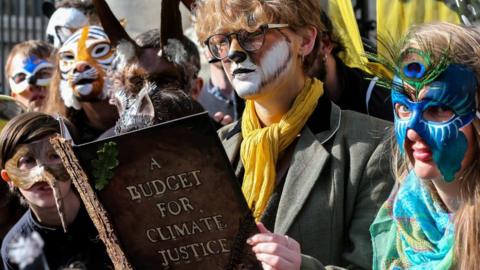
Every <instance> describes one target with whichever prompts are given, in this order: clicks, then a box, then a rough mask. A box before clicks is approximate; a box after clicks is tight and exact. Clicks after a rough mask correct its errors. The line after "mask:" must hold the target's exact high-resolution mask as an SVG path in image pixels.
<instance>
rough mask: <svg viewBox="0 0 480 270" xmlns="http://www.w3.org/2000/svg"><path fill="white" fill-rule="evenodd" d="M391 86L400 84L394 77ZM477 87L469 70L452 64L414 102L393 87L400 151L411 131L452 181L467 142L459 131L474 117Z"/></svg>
mask: <svg viewBox="0 0 480 270" xmlns="http://www.w3.org/2000/svg"><path fill="white" fill-rule="evenodd" d="M394 84H396V85H403V82H402V81H401V79H400V78H399V77H397V76H395V77H394ZM477 85H478V84H477V80H476V77H475V74H474V73H473V72H472V71H471V70H470V69H468V68H466V67H464V66H461V65H454V64H452V65H450V66H448V68H447V69H446V70H445V71H443V72H442V73H441V74H440V75H439V76H438V77H437V78H436V79H435V80H434V81H433V82H431V83H430V84H428V85H426V86H425V89H426V90H427V92H426V94H425V95H424V96H423V97H421V98H419V99H418V100H416V101H412V100H410V98H409V96H407V95H406V94H405V93H404V92H403V91H402V92H400V91H399V89H398V88H396V87H394V89H393V91H392V104H393V105H394V108H395V134H396V137H397V140H398V144H399V145H400V148H401V151H402V152H403V153H404V152H405V138H406V135H407V130H408V129H413V130H414V131H415V132H417V133H418V134H419V135H420V137H422V139H423V140H424V141H425V142H426V143H427V145H428V146H429V147H430V150H431V151H432V156H433V157H432V158H433V160H434V161H435V164H436V165H437V167H438V169H439V171H440V173H441V174H442V175H443V178H444V179H445V181H447V182H451V181H453V180H454V177H455V173H457V172H458V171H459V170H460V168H461V162H462V160H463V158H464V155H465V152H466V150H467V145H468V143H467V139H466V137H465V135H464V134H463V132H461V131H460V128H462V127H464V126H466V125H468V124H470V123H471V122H472V121H473V119H474V117H475V112H476V103H475V96H476V91H477ZM406 87H408V85H407V86H406Z"/></svg>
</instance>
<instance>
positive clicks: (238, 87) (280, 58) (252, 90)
mask: <svg viewBox="0 0 480 270" xmlns="http://www.w3.org/2000/svg"><path fill="white" fill-rule="evenodd" d="M290 64H291V54H290V47H289V45H288V42H287V41H286V40H280V41H278V42H277V43H275V44H274V45H273V46H272V47H271V48H270V49H269V50H268V51H267V52H266V53H265V55H264V56H263V57H262V59H261V60H260V65H259V66H258V65H255V64H254V63H253V62H252V61H251V59H250V57H247V59H246V60H245V61H243V62H241V63H235V62H232V68H231V70H232V85H233V88H234V89H235V91H236V92H237V94H238V95H239V96H240V97H242V98H247V97H249V96H253V95H256V94H259V93H260V92H261V90H262V89H263V87H264V86H265V85H267V84H269V83H271V82H272V81H274V80H275V79H277V77H278V76H280V75H281V74H282V73H283V72H285V71H286V70H287V69H288V67H289V65H290ZM242 70H243V71H248V72H243V73H236V72H238V71H242Z"/></svg>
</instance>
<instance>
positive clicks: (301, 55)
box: [299, 53, 305, 63]
mask: <svg viewBox="0 0 480 270" xmlns="http://www.w3.org/2000/svg"><path fill="white" fill-rule="evenodd" d="M299 56H300V59H301V60H302V63H303V62H304V61H305V55H304V54H303V53H300V55H299Z"/></svg>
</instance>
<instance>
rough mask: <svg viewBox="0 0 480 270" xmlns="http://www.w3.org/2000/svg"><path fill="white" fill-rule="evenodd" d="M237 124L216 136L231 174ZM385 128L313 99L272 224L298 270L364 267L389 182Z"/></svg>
mask: <svg viewBox="0 0 480 270" xmlns="http://www.w3.org/2000/svg"><path fill="white" fill-rule="evenodd" d="M322 100H323V101H322ZM240 125H241V124H240V122H235V123H232V124H230V125H229V126H225V127H223V128H222V129H221V130H219V136H220V138H221V140H222V142H223V145H224V147H225V150H226V152H227V155H228V157H229V159H230V162H231V163H232V165H233V167H234V169H235V171H236V174H237V176H238V175H239V174H240V175H241V174H242V170H243V166H242V164H241V161H240V158H239V156H240V152H239V150H240V144H241V142H242V135H241V126H240ZM390 125H391V124H390V123H389V122H386V121H383V120H380V119H377V118H373V117H369V116H367V115H363V114H359V113H356V112H352V111H341V110H340V109H339V107H338V106H336V105H335V104H333V103H331V102H330V101H328V100H326V98H323V97H322V98H320V100H319V104H318V105H317V108H316V110H315V112H314V113H313V114H312V116H311V117H310V119H309V120H308V122H307V124H306V126H305V127H304V128H303V130H302V132H301V135H300V138H299V140H298V142H297V144H296V146H295V149H294V152H293V156H292V160H291V162H290V167H289V169H288V172H287V174H286V178H285V184H284V187H283V190H282V193H281V195H280V200H279V202H278V210H277V213H276V217H275V221H274V224H275V226H274V232H276V233H280V234H286V235H288V236H289V237H292V238H294V239H296V240H297V241H298V242H299V243H300V246H301V250H302V267H301V269H341V268H342V267H344V268H348V269H371V265H372V246H371V241H370V233H369V226H370V224H371V223H372V221H373V219H374V218H375V215H376V214H377V211H378V209H379V207H380V206H381V204H382V203H383V202H384V201H385V199H386V198H387V196H388V194H389V193H390V190H391V188H392V186H393V183H394V180H393V176H392V174H391V171H390V164H389V160H390V149H389V146H387V145H386V143H385V141H386V140H385V139H384V138H386V136H389V134H390V132H389V127H390ZM319 127H320V128H319ZM240 181H241V179H240Z"/></svg>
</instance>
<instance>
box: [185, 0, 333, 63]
mask: <svg viewBox="0 0 480 270" xmlns="http://www.w3.org/2000/svg"><path fill="white" fill-rule="evenodd" d="M321 12H322V8H321V6H320V1H318V0H204V1H197V5H196V7H195V9H194V20H195V30H196V32H197V36H198V39H199V41H200V43H201V44H202V45H203V42H204V41H205V40H206V39H207V38H208V37H209V36H211V35H213V34H217V33H222V32H224V31H226V30H227V29H245V30H247V31H255V30H256V29H257V28H258V27H259V26H261V25H262V24H267V23H286V24H288V25H289V27H290V28H291V29H293V30H294V31H295V32H296V33H298V34H300V35H302V33H303V28H304V27H305V26H314V27H315V28H316V29H317V33H318V34H317V37H316V40H315V47H314V49H313V50H312V52H311V53H310V54H309V55H308V56H306V57H305V61H304V68H309V67H310V66H311V65H312V63H313V61H314V60H315V57H316V55H317V51H318V48H319V46H320V38H321V35H320V33H322V32H324V31H325V26H324V24H323V23H322V21H321V17H320V14H321Z"/></svg>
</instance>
